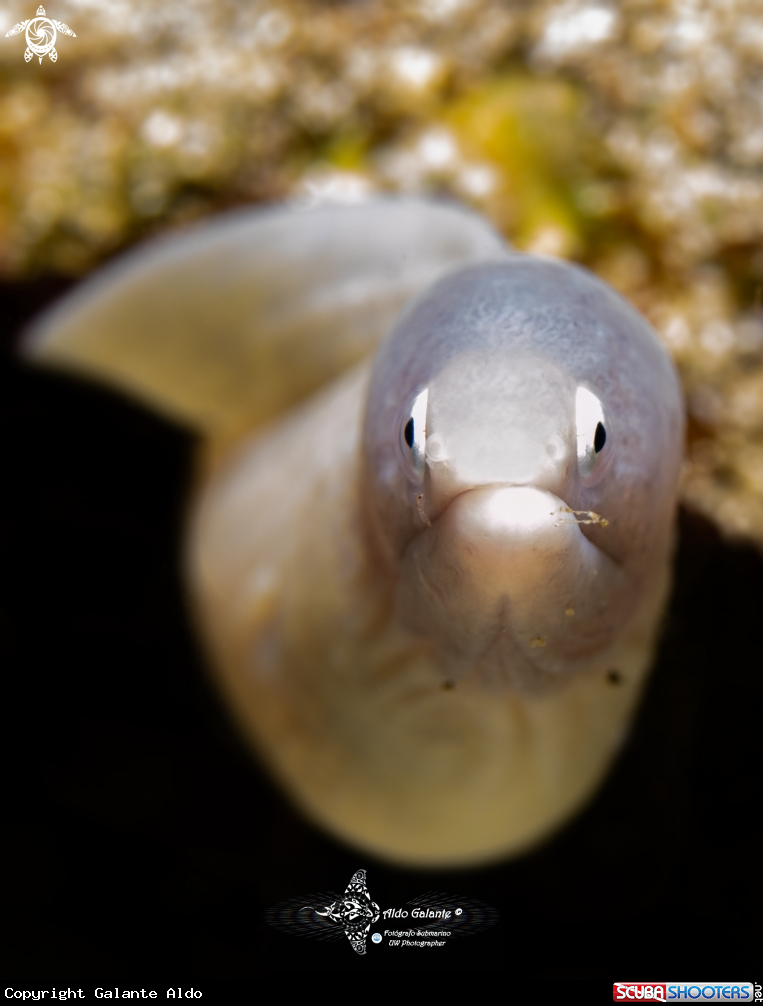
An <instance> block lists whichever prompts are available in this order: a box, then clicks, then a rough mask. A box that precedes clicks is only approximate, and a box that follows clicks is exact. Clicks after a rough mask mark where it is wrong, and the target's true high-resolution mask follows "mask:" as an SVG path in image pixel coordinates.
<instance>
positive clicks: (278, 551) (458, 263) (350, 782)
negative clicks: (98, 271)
mask: <svg viewBox="0 0 763 1006" xmlns="http://www.w3.org/2000/svg"><path fill="white" fill-rule="evenodd" d="M435 281H437V282H435ZM433 282H434V286H432V283H433ZM412 298H413V300H412V303H410V304H408V306H407V308H406V310H405V311H404V312H403V315H402V316H401V318H400V319H399V320H398V322H397V324H396V325H395V326H394V327H393V328H392V330H391V331H390V332H389V333H388V334H387V335H386V338H384V340H383V341H382V343H381V346H380V348H379V350H378V352H377V353H376V355H375V357H374V358H373V359H372V360H369V359H366V360H365V362H360V361H362V360H363V359H364V358H367V357H369V354H371V352H372V350H373V349H374V347H375V345H376V343H377V342H378V341H379V340H380V338H381V337H382V336H383V335H384V333H385V331H386V330H387V329H389V328H390V325H391V324H392V321H393V320H394V317H395V316H396V314H397V313H398V311H399V310H400V308H401V307H403V306H404V305H405V304H407V303H408V302H409V301H411V299H412ZM26 347H27V350H28V352H29V353H30V354H32V355H34V356H35V357H36V358H39V359H42V360H43V361H48V362H50V363H52V364H56V365H61V366H65V367H69V368H74V369H77V370H79V371H81V372H86V373H91V374H95V375H98V376H100V377H101V378H102V379H107V380H110V381H111V382H112V383H116V384H118V385H119V386H121V387H122V388H126V389H128V390H131V391H133V392H135V393H137V394H139V395H140V396H141V397H142V398H143V399H144V400H146V401H149V402H150V403H153V404H154V405H158V406H159V407H160V408H162V409H163V410H164V411H165V412H166V413H168V414H170V415H172V416H174V417H176V418H180V419H182V420H184V421H186V422H191V423H193V424H195V425H196V427H197V428H199V429H201V430H202V431H204V432H205V433H206V434H207V437H208V442H209V444H210V445H211V447H212V450H211V452H209V453H208V457H209V458H211V459H213V460H212V461H211V462H210V463H209V464H208V465H207V468H208V475H207V477H206V479H204V480H203V484H202V485H201V486H200V489H199V493H198V497H197V500H196V503H195V506H194V508H193V515H192V519H191V522H190V534H189V540H188V549H187V573H188V578H189V582H190V587H191V593H192V597H193V600H194V605H195V609H196V612H197V615H198V620H199V623H200V625H201V629H202V635H203V637H204V640H205V642H206V644H207V647H208V650H209V653H210V656H211V660H212V664H213V666H214V668H215V670H216V672H217V675H218V678H219V682H220V684H221V687H222V689H223V691H224V693H225V695H226V696H227V699H228V702H229V704H230V707H231V709H232V710H233V712H234V715H235V717H236V719H237V720H238V722H239V724H240V725H241V727H242V728H243V730H244V731H245V732H246V733H247V735H248V736H249V737H250V738H251V740H252V742H253V744H254V745H255V747H256V748H257V750H258V751H259V752H260V754H261V756H262V758H263V759H264V760H265V761H266V762H267V764H268V765H269V766H270V768H271V771H272V772H273V773H274V774H275V776H276V777H277V778H278V779H279V780H280V781H281V783H282V785H283V786H284V788H285V789H286V790H287V791H288V793H289V794H290V795H291V797H292V799H293V800H295V801H296V803H297V804H298V805H299V806H300V807H302V808H303V810H304V811H305V812H306V813H307V814H308V815H309V816H310V817H311V818H312V819H313V820H315V821H317V822H319V823H320V824H321V825H323V826H324V827H325V828H327V829H328V830H330V831H332V832H333V833H335V834H337V835H339V836H340V837H342V838H344V839H346V840H347V841H349V842H351V843H353V844H355V845H357V846H360V847H362V848H365V849H367V850H370V851H373V852H375V853H377V854H378V855H380V856H383V857H385V858H388V859H392V860H396V861H399V862H403V863H411V864H422V865H461V864H470V863H475V862H480V861H484V860H488V859H492V858H496V857H500V856H504V855H509V854H512V853H516V852H518V851H520V850H522V849H524V848H527V847H529V846H531V845H532V844H533V843H535V842H537V841H539V840H540V839H542V838H543V837H544V836H546V835H547V834H549V833H550V832H551V831H552V830H553V829H554V828H555V827H558V826H559V824H560V823H562V822H563V821H564V820H565V819H567V818H568V817H569V816H570V815H571V814H572V813H573V812H574V811H575V810H577V809H578V808H579V807H580V806H581V805H582V804H583V803H584V802H585V800H586V799H587V798H588V797H589V796H590V795H591V794H592V792H593V791H594V789H595V788H596V786H597V785H598V784H599V782H600V781H601V779H602V777H603V776H604V774H605V772H606V770H607V768H608V766H609V765H610V763H611V761H612V759H613V757H614V755H615V754H616V752H617V751H618V748H619V746H620V745H621V743H622V740H623V737H624V735H625V732H626V730H627V727H628V723H629V720H630V718H631V716H632V714H633V711H634V707H635V705H636V702H637V700H638V697H639V694H640V692H641V688H642V685H643V682H644V679H645V676H646V674H647V672H648V669H649V665H650V662H651V658H652V654H653V651H654V646H655V642H656V636H657V632H658V629H659V623H660V618H661V615H662V612H663V609H664V605H665V600H666V596H667V591H668V587H669V580H670V575H669V568H670V558H671V540H672V528H673V521H674V512H675V507H676V495H677V484H678V476H679V469H680V464H681V452H682V442H683V418H682V416H683V413H682V406H681V396H680V391H679V387H678V383H677V380H676V377H675V374H674V372H673V370H672V367H671V364H670V362H669V360H668V359H667V357H666V355H665V353H664V352H663V350H662V349H661V347H660V345H659V344H658V342H657V340H656V338H655V336H654V334H653V333H652V331H651V330H650V328H649V327H648V325H647V324H646V322H645V321H643V319H642V318H641V317H640V316H639V315H638V314H637V313H636V312H635V311H634V310H633V309H632V308H630V307H629V306H628V305H627V304H626V303H625V302H624V301H623V300H621V299H620V298H619V297H618V295H617V294H615V293H614V292H613V291H612V290H610V289H609V288H608V287H607V286H606V285H605V284H603V283H602V282H600V281H599V280H597V279H596V278H594V277H593V276H592V275H590V274H589V273H587V272H585V271H584V270H582V269H579V268H577V267H574V266H571V265H569V264H566V263H563V262H559V261H553V260H550V259H542V258H534V257H531V256H526V255H519V254H513V253H511V251H510V250H509V249H508V248H507V247H506V246H505V245H503V243H502V242H501V241H500V239H499V238H498V237H497V236H496V235H494V234H493V232H492V231H491V230H490V229H489V228H488V227H487V225H486V224H484V223H483V222H481V221H480V220H479V219H478V218H476V217H474V216H472V215H471V214H468V213H466V212H464V211H461V210H458V209H456V208H453V207H447V206H438V205H436V204H431V203H427V202H422V201H415V200H400V201H393V200H390V201H383V200H382V201H378V202H376V203H370V204H366V205H363V206H357V207H323V208H319V209H314V210H297V209H290V208H284V209H277V210H269V211H260V212H256V211H255V212H248V213H245V214H240V215H234V216H231V217H230V218H224V219H223V220H222V221H217V222H213V223H211V224H206V225H202V226H201V227H199V228H196V229H195V230H193V231H191V232H190V233H189V234H188V235H185V236H180V237H176V238H172V239H170V240H165V241H164V242H162V243H159V244H157V245H156V246H154V247H153V248H149V250H147V251H142V252H138V253H133V254H132V255H131V256H128V257H127V258H126V259H125V260H124V262H123V263H118V264H117V265H116V266H111V267H109V268H108V269H106V270H104V271H103V273H102V275H100V276H98V275H97V276H96V277H95V278H94V279H93V280H89V281H88V282H86V283H85V284H83V286H82V287H81V288H80V290H79V291H77V292H76V293H75V294H74V295H73V296H72V297H70V298H68V299H67V300H65V301H64V302H63V303H62V305H60V306H59V307H58V308H56V309H55V310H54V311H53V312H51V313H50V314H48V315H47V316H45V317H44V318H43V319H42V321H41V322H40V323H39V324H38V325H37V326H36V329H35V331H33V332H32V333H30V336H29V338H28V340H27V343H26ZM354 364H355V366H353V365H354ZM342 371H346V373H342ZM337 374H342V376H339V377H338V379H336V380H334V382H333V383H330V384H326V382H328V381H329V379H331V378H332V377H334V376H335V375H337ZM322 384H326V386H325V387H322V388H321V389H320V390H318V391H317V392H316V393H315V394H313V395H312V397H308V398H306V400H304V401H302V402H301V403H300V404H298V405H295V406H294V407H292V408H289V409H287V406H291V405H292V403H295V402H297V401H298V400H299V399H305V396H306V395H307V394H308V393H309V392H310V391H312V390H313V389H315V388H316V387H317V386H318V385H322ZM280 413H283V414H282V415H280ZM265 420H270V422H269V423H268V425H266V426H264V427H263V425H262V424H263V422H264V421H265ZM255 426H258V427H259V428H258V429H257V431H256V432H255V433H251V432H248V431H251V430H252V429H253V428H254V427H255ZM244 433H247V436H246V437H243V434H244Z"/></svg>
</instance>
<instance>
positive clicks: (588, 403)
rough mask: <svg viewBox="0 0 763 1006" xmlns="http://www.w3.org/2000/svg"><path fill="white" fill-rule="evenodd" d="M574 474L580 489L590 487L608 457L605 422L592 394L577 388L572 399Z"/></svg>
mask: <svg viewBox="0 0 763 1006" xmlns="http://www.w3.org/2000/svg"><path fill="white" fill-rule="evenodd" d="M575 420H576V425H577V442H578V444H577V446H578V450H577V454H578V471H579V473H580V477H581V479H582V480H583V484H584V485H589V486H590V485H593V484H594V483H595V482H597V481H598V480H599V478H601V475H603V474H604V471H605V470H606V467H607V464H608V460H609V458H610V456H611V453H612V450H611V436H610V431H609V422H608V421H607V418H606V416H605V415H604V408H603V406H602V404H601V402H600V401H599V399H598V398H597V397H596V395H594V394H593V392H591V391H589V390H588V389H587V388H583V387H579V388H578V390H577V395H576V397H575Z"/></svg>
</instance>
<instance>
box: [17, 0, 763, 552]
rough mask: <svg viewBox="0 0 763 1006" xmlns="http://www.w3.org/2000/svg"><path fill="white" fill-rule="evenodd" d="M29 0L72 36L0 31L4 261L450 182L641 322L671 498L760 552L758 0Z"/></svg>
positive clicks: (96, 257) (20, 10)
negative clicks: (673, 383)
mask: <svg viewBox="0 0 763 1006" xmlns="http://www.w3.org/2000/svg"><path fill="white" fill-rule="evenodd" d="M50 5H51V6H50V7H49V9H48V16H50V17H54V18H57V19H60V20H62V21H64V22H66V24H68V25H70V26H71V27H72V29H73V30H74V31H75V32H76V39H71V40H68V39H67V44H66V48H65V50H63V48H62V52H61V55H60V58H59V59H58V61H57V62H55V63H52V62H50V61H49V60H44V61H43V63H42V64H38V62H37V60H33V61H32V62H31V63H28V64H27V63H25V62H24V58H23V44H22V43H21V42H20V40H19V38H13V37H11V38H7V39H6V38H2V45H0V269H1V270H2V272H3V273H4V274H5V276H6V277H13V276H23V275H28V274H31V273H39V272H41V271H54V272H63V273H70V274H76V273H81V272H83V271H85V270H87V269H89V268H90V267H92V266H93V265H94V264H96V263H97V262H98V261H100V260H102V259H103V258H104V257H106V256H107V255H109V254H111V253H113V252H114V251H115V250H117V249H119V248H121V247H123V246H125V245H126V244H128V243H131V242H133V241H134V240H136V239H137V238H138V237H141V236H143V235H145V234H147V233H150V232H153V231H156V230H160V229H165V228H168V227H173V226H177V225H179V224H181V223H183V222H185V221H189V220H192V219H194V218H196V217H199V216H202V215H204V214H207V213H209V212H211V211H213V210H216V209H220V208H223V207H226V206H233V205H237V204H241V203H245V202H253V201H271V200H277V199H282V198H285V197H297V198H301V199H303V200H305V201H307V202H311V201H321V200H327V199H328V200H359V199H363V198H366V197H367V196H368V195H369V194H371V193H373V192H376V191H418V192H421V191H430V192H435V193H438V194H441V195H446V196H447V195H453V196H455V197H457V198H459V199H462V200H464V201H466V202H469V203H471V204H472V205H474V206H475V207H477V208H478V209H480V210H481V211H482V212H484V213H485V214H487V215H488V216H489V217H490V218H491V219H492V220H493V221H494V222H495V223H496V225H497V226H498V227H499V228H500V229H501V230H502V231H503V232H504V233H505V234H506V235H507V236H508V237H509V238H510V239H511V240H512V241H513V242H514V243H515V244H517V245H518V246H519V247H521V248H524V249H527V250H531V251H536V252H540V253H544V254H551V255H563V256H567V257H571V258H574V259H576V260H578V261H581V262H583V263H585V264H586V265H588V266H589V267H591V268H593V269H594V270H595V271H597V272H598V273H599V274H600V275H602V276H604V277H605V278H606V279H607V280H608V281H609V282H611V283H612V284H613V285H615V286H616V287H617V288H618V289H619V290H621V291H622V293H623V294H624V295H625V296H626V297H628V298H630V299H631V300H632V301H633V302H634V303H635V304H636V305H637V306H638V307H639V308H640V309H641V310H642V311H644V312H645V313H646V314H647V315H648V316H649V317H650V319H651V320H652V322H653V323H654V325H655V327H656V328H657V330H658V332H659V333H660V334H661V336H662V338H663V339H664V341H665V344H666V346H667V347H668V349H669V350H670V352H671V353H672V354H673V357H674V359H675V360H676V363H677V365H678V367H679V370H680V373H681V376H682V379H683V382H684V387H685V390H686V395H687V402H688V407H689V412H690V440H689V460H688V463H687V469H686V476H685V487H684V497H685V500H686V502H687V503H689V504H690V505H691V506H693V507H695V508H697V509H699V510H700V511H702V512H703V513H705V514H706V515H708V516H709V517H711V518H712V519H714V520H715V521H717V522H718V523H719V524H720V526H721V527H722V528H724V530H725V531H726V532H727V533H729V534H732V535H741V536H745V537H751V538H753V539H755V540H756V541H757V542H758V543H759V544H761V545H763V303H762V301H763V171H762V170H761V169H762V168H763V87H761V83H763V22H762V21H761V19H760V5H759V4H758V3H756V2H754V0H726V2H725V3H723V4H721V3H718V2H713V0H621V2H620V3H614V2H612V3H605V2H603V0H550V2H549V0H546V2H542V0H536V2H535V3H527V2H519V0H518V2H516V3H511V2H505V0H355V2H352V3H350V2H345V3H340V2H334V3H329V2H316V0H302V2H300V0H270V2H264V3H244V2H235V0H227V2H225V0H215V2H213V0H183V2H182V3H179V2H177V0H168V2H163V3H161V4H159V3H157V2H154V0H144V2H142V3H139V2H138V0H98V2H96V0H50ZM33 8H34V2H33V0H31V2H30V0H25V2H21V0H10V2H8V3H6V5H5V6H4V8H3V10H2V11H0V27H2V33H0V34H2V35H4V34H5V32H6V31H8V30H9V29H10V28H11V27H12V26H13V25H15V24H16V23H17V22H19V21H22V20H24V19H25V18H29V17H32V16H33ZM22 38H23V35H22Z"/></svg>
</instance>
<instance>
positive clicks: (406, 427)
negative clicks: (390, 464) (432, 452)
mask: <svg viewBox="0 0 763 1006" xmlns="http://www.w3.org/2000/svg"><path fill="white" fill-rule="evenodd" d="M428 402H429V389H428V388H424V390H423V391H420V392H419V393H418V394H417V395H416V397H415V398H414V399H413V402H412V403H411V407H410V409H408V411H407V412H406V414H405V416H404V418H403V422H402V424H401V427H400V448H401V450H402V452H403V457H404V458H405V459H406V461H407V463H408V467H409V469H410V470H411V473H412V474H413V475H414V476H415V477H416V479H418V480H420V479H423V477H424V468H425V466H426V449H427V404H428Z"/></svg>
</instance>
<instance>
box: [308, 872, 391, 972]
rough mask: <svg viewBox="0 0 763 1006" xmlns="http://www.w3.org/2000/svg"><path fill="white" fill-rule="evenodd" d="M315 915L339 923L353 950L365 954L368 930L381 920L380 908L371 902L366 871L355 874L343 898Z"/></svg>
mask: <svg viewBox="0 0 763 1006" xmlns="http://www.w3.org/2000/svg"><path fill="white" fill-rule="evenodd" d="M315 914H316V915H320V916H322V917H323V918H325V919H331V921H332V922H336V923H338V924H339V925H340V926H341V927H342V928H343V929H344V932H345V935H346V936H347V939H348V940H349V941H350V943H351V944H352V949H353V950H354V951H355V952H356V953H359V954H364V953H365V952H366V938H367V936H368V930H369V929H370V928H371V925H372V924H373V923H374V922H376V921H377V920H378V918H379V906H378V905H377V904H376V902H375V901H371V895H370V894H369V893H368V887H367V886H366V871H365V870H357V871H356V872H355V873H353V875H352V880H351V881H350V882H349V884H348V885H347V890H346V891H345V892H344V895H343V897H341V898H339V899H338V900H337V901H335V902H333V904H331V905H329V906H328V908H324V909H323V911H316V913H315Z"/></svg>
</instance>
